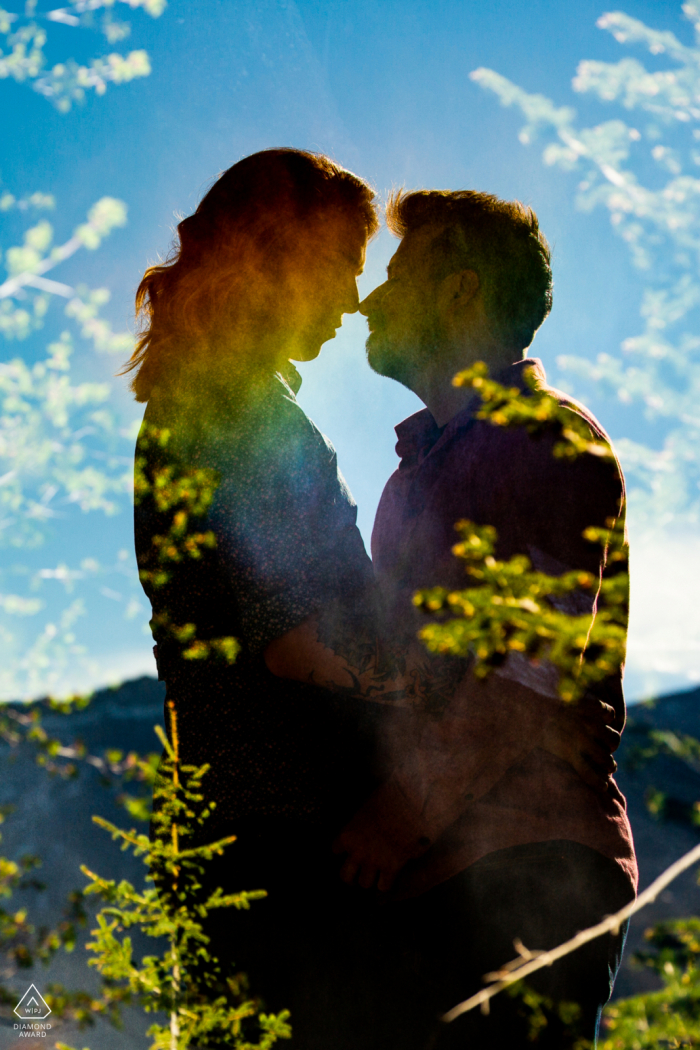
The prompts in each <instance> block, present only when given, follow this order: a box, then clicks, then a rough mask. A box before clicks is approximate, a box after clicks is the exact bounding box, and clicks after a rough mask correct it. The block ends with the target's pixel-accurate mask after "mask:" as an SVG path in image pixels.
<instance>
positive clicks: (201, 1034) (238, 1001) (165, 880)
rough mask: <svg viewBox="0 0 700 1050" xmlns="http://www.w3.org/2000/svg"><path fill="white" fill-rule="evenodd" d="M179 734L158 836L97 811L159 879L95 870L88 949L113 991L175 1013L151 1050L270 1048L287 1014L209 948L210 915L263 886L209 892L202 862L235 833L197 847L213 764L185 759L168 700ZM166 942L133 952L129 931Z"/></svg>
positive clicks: (163, 791) (158, 1030) (157, 1029)
mask: <svg viewBox="0 0 700 1050" xmlns="http://www.w3.org/2000/svg"><path fill="white" fill-rule="evenodd" d="M170 726H171V740H172V743H170V742H169V741H168V739H167V738H166V737H165V735H164V734H163V733H162V731H161V732H160V733H159V735H160V737H161V742H162V743H163V746H164V748H165V751H166V757H165V759H164V761H163V762H162V764H161V767H160V770H159V774H158V777H157V779H156V782H155V788H154V813H153V818H152V819H153V828H154V834H153V837H152V838H149V837H148V835H145V834H142V833H137V832H136V831H134V830H131V831H124V830H122V829H120V828H117V827H115V826H114V825H113V824H110V823H109V822H108V821H105V820H102V819H101V818H100V817H94V818H93V819H94V820H95V822H96V823H97V824H99V825H100V826H101V827H103V828H105V829H106V830H107V831H109V832H110V834H111V835H112V837H113V838H114V839H116V840H117V841H119V842H121V844H122V848H123V849H130V850H132V851H133V853H134V854H135V855H136V856H140V857H142V858H143V860H144V863H145V864H146V865H148V867H149V868H150V870H151V871H152V872H156V873H157V874H156V884H155V885H153V886H151V887H147V888H145V889H143V890H137V889H135V888H134V887H133V886H132V885H131V884H130V883H128V882H126V881H122V882H120V883H116V882H115V881H114V880H109V879H103V878H101V877H100V876H99V875H96V874H94V873H93V872H91V871H89V870H88V869H87V868H83V871H84V873H85V874H86V875H87V876H88V877H89V878H90V882H89V884H88V886H87V888H86V890H85V894H86V895H93V894H96V895H98V896H99V897H101V898H102V899H103V900H104V901H105V906H104V907H103V908H102V909H101V911H100V912H99V913H98V915H97V923H98V925H97V928H96V929H94V930H93V931H92V935H93V940H92V941H91V942H90V943H89V944H88V946H87V947H88V949H89V950H90V951H92V952H93V954H94V958H93V959H91V960H90V964H91V965H92V966H94V967H95V968H96V969H97V970H98V972H99V973H100V974H101V976H102V978H103V984H104V987H105V990H106V993H107V995H108V996H111V997H114V996H115V995H116V996H117V997H118V998H119V1000H120V1001H121V1002H130V1003H138V1004H139V1005H141V1006H142V1008H143V1009H144V1010H146V1011H147V1012H149V1013H166V1014H168V1023H167V1024H161V1023H158V1022H156V1023H155V1024H153V1025H152V1026H151V1028H150V1029H149V1035H150V1037H151V1038H152V1040H153V1042H152V1044H151V1050H185V1048H187V1047H190V1046H193V1045H196V1046H198V1047H211V1046H221V1045H225V1046H231V1047H235V1048H236V1050H268V1048H269V1047H271V1046H272V1045H273V1044H274V1043H275V1042H276V1041H277V1040H278V1039H280V1038H287V1037H288V1036H289V1034H290V1029H289V1025H288V1023H287V1020H288V1013H287V1012H286V1011H283V1012H282V1013H281V1014H278V1015H268V1014H265V1013H262V1012H261V1011H260V1008H259V1003H258V1002H257V1001H256V1000H255V999H254V998H251V997H250V996H249V995H248V994H247V987H246V982H245V978H244V977H243V976H242V975H240V974H237V975H229V974H227V973H225V972H224V971H223V970H222V967H221V965H220V962H219V960H218V959H216V958H214V957H213V956H212V955H211V953H210V952H209V950H208V944H209V938H208V936H207V934H206V933H205V930H204V926H203V923H204V921H205V920H207V918H208V917H209V916H210V915H211V913H212V912H215V911H217V910H218V909H220V908H231V907H233V908H239V909H240V908H246V909H247V908H249V907H250V902H251V901H254V900H259V899H260V898H262V897H264V896H265V895H266V894H265V891H264V890H253V891H241V892H238V893H224V892H223V890H222V889H221V888H217V889H215V890H214V891H213V892H206V891H204V889H203V885H202V881H201V878H202V875H203V871H204V865H205V863H206V862H207V861H210V860H211V859H212V858H213V857H214V856H219V855H221V854H222V853H223V851H224V849H226V848H227V847H228V846H230V845H231V843H233V842H234V841H235V836H228V837H226V838H223V839H219V840H218V841H215V842H212V843H209V844H207V845H201V846H198V845H194V846H193V845H189V844H188V839H190V838H191V837H192V836H193V834H194V833H195V831H196V829H197V828H198V827H200V826H201V825H202V824H204V822H205V821H206V820H207V818H208V817H209V815H210V813H211V809H212V806H207V805H205V804H203V802H204V797H203V794H202V779H203V777H204V776H205V775H206V772H207V769H208V767H207V766H206V765H205V766H201V767H195V766H189V765H182V764H181V763H180V761H179V757H178V747H179V745H178V734H177V719H176V714H175V707H174V704H172V702H171V704H170ZM134 929H138V930H139V931H140V932H141V933H142V934H144V935H145V936H147V937H153V938H156V939H158V940H165V942H166V946H165V949H164V951H163V953H162V954H161V955H147V956H144V957H143V958H142V959H141V961H140V963H138V962H137V961H136V960H135V958H134V950H133V943H132V937H131V935H130V931H131V930H134Z"/></svg>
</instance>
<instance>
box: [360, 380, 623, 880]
mask: <svg viewBox="0 0 700 1050" xmlns="http://www.w3.org/2000/svg"><path fill="white" fill-rule="evenodd" d="M525 367H531V368H534V369H535V373H536V376H537V380H538V385H539V386H540V387H541V388H545V389H547V390H548V392H549V393H551V394H553V395H554V396H556V397H557V398H558V399H559V401H560V403H561V404H563V405H565V406H567V407H568V408H570V409H571V410H572V411H574V412H576V413H578V414H579V415H581V416H583V417H584V419H585V420H586V421H587V423H588V425H589V426H590V427H591V430H592V431H593V433H594V434H595V435H596V436H597V437H599V438H600V439H603V440H606V441H608V440H609V439H608V438H607V435H606V434H605V432H604V431H603V429H602V428H601V427H600V424H599V423H597V421H596V420H595V419H594V418H593V417H592V416H591V415H590V413H588V412H587V411H586V410H585V409H584V408H583V407H582V406H581V405H579V404H578V403H577V402H574V401H573V400H572V399H570V398H567V397H565V395H563V394H560V393H559V392H558V391H554V390H552V389H551V388H546V386H545V383H546V380H545V375H544V369H543V368H542V365H541V363H540V362H539V361H538V360H536V359H529V360H525V361H522V362H519V363H518V364H516V365H513V366H512V367H511V369H509V370H508V371H507V373H504V374H503V375H502V376H499V377H498V378H499V379H500V381H501V382H503V383H505V384H507V385H516V386H518V387H520V388H521V389H524V387H525V384H524V379H523V370H524V368H525ZM477 405H478V398H476V399H475V400H474V401H472V402H471V403H470V404H469V405H468V406H467V407H466V408H465V409H464V410H463V411H462V412H460V413H458V414H457V415H456V416H455V417H454V418H453V419H452V420H450V421H449V423H448V424H447V425H446V426H445V427H438V426H437V424H436V423H435V420H434V419H433V417H432V415H431V414H430V412H428V411H427V410H424V411H421V412H418V413H416V414H415V415H413V416H411V417H410V418H409V419H407V420H405V421H404V422H403V423H401V424H399V426H397V428H396V432H397V435H398V438H399V440H398V444H397V446H396V450H397V453H398V455H399V456H400V458H401V463H400V465H399V468H398V469H397V470H396V471H395V473H394V474H393V475H392V477H391V478H390V479H389V481H388V483H387V485H386V487H385V489H384V492H383V494H382V498H381V501H380V505H379V509H378V511H377V517H376V520H375V525H374V531H373V534H372V558H373V564H374V571H375V577H376V579H377V581H378V583H379V587H380V590H381V592H382V594H383V597H384V601H385V605H386V608H387V613H388V616H389V618H390V619H391V621H392V622H393V623H394V624H395V625H396V627H395V630H396V635H397V638H398V639H401V638H402V637H403V638H405V640H406V641H408V640H409V639H412V638H414V637H415V634H416V632H417V631H418V629H419V627H420V626H423V625H424V624H425V618H424V616H423V615H422V614H421V613H420V612H419V611H418V610H417V609H415V607H414V606H413V605H412V603H411V597H412V595H413V594H414V593H415V591H417V590H418V589H420V588H423V587H428V586H436V585H441V586H445V587H448V588H451V589H461V588H462V587H464V586H465V576H464V569H463V565H462V563H461V562H460V561H459V559H457V558H456V557H455V556H454V555H453V554H452V547H453V546H454V544H455V541H456V539H457V536H456V533H455V529H454V526H455V523H456V522H457V521H459V520H460V519H468V520H470V521H473V522H475V523H476V524H478V525H493V526H495V528H496V530H497V533H498V540H497V548H496V553H497V556H498V557H499V558H502V559H507V558H510V557H512V556H513V555H514V554H525V555H527V556H528V557H529V558H530V560H531V561H532V563H533V564H534V566H535V568H537V569H540V570H542V571H545V572H548V573H551V574H559V573H561V572H563V571H565V570H566V569H572V568H575V569H585V570H588V571H591V572H593V573H595V574H601V573H603V572H605V571H606V570H607V566H606V564H605V556H604V554H601V551H600V548H598V547H595V546H594V545H592V544H590V543H588V542H586V541H585V540H584V539H583V536H582V533H583V531H584V529H585V528H587V527H588V526H591V525H597V526H604V525H605V523H606V519H609V518H619V517H620V516H621V515H623V514H624V497H625V492H624V481H623V478H622V473H621V471H620V468H619V464H617V463H616V462H614V463H613V464H611V463H610V461H609V460H605V459H601V458H600V457H595V456H592V455H588V454H586V455H583V456H580V457H579V458H578V459H576V460H575V461H574V462H569V461H565V460H562V459H556V458H555V457H554V456H553V454H552V449H553V443H554V437H553V435H551V434H544V435H541V436H539V437H532V436H530V435H529V434H528V433H527V431H526V430H525V428H523V427H513V428H505V427H498V426H494V425H492V424H490V423H489V422H488V421H485V420H479V419H477V418H476V416H475V410H476V407H477ZM591 612H592V613H594V612H595V610H594V609H592V610H591ZM501 674H502V675H503V676H504V677H501V678H500V679H496V678H494V677H493V676H492V679H491V682H490V683H489V687H488V688H486V689H484V690H479V689H473V690H472V691H471V692H470V691H469V690H467V693H466V696H465V697H463V698H462V700H461V701H460V703H461V706H459V705H457V707H455V709H454V710H452V711H450V712H448V713H447V714H446V716H445V719H444V722H443V724H441V721H440V719H439V718H435V719H433V720H432V722H430V723H429V724H428V726H427V728H426V730H425V731H424V734H423V740H422V743H421V745H420V748H419V749H418V752H417V755H418V758H417V759H416V762H417V763H418V764H420V763H421V762H422V764H423V766H426V760H425V756H426V755H427V754H429V753H431V754H432V757H431V758H430V760H429V761H428V762H427V766H431V764H432V768H433V769H436V768H437V769H440V770H441V774H440V777H441V778H442V782H443V787H444V785H445V784H446V785H447V788H445V793H446V797H447V795H448V794H449V793H450V791H451V792H452V793H453V794H454V790H456V787H455V785H458V787H459V790H460V791H462V793H463V794H462V796H461V797H463V798H465V799H466V800H467V801H466V802H465V804H464V805H463V806H462V812H461V814H460V815H459V816H457V819H455V820H454V821H453V822H452V824H451V825H450V826H449V827H448V828H447V829H446V830H444V831H443V832H442V833H441V835H440V837H439V839H438V841H437V842H435V844H434V845H433V846H432V847H431V848H430V849H429V850H428V852H427V853H426V854H425V855H424V856H423V857H422V858H421V859H420V860H417V861H412V862H411V863H410V864H409V865H408V867H407V868H406V869H405V870H404V872H403V874H402V876H401V879H400V884H399V892H401V893H405V894H407V895H410V894H413V893H417V892H421V891H422V890H424V889H427V888H429V886H431V885H434V884H436V883H437V882H440V881H442V880H444V879H446V878H449V877H450V876H451V875H452V874H455V873H456V872H458V871H460V870H463V869H464V868H465V867H468V866H469V865H470V864H472V863H474V862H475V861H476V860H478V859H479V858H480V857H483V856H485V855H486V854H489V853H491V852H494V851H496V850H500V849H504V848H506V847H509V846H515V845H521V844H525V843H534V842H542V841H547V840H554V839H568V840H570V841H574V842H579V843H581V844H583V845H587V846H590V847H592V848H593V849H596V850H598V851H599V852H600V853H602V854H604V855H605V856H607V857H610V858H612V859H614V860H616V861H617V862H618V863H619V864H620V866H621V867H622V869H623V871H624V872H625V873H626V875H627V876H628V877H629V879H630V882H632V883H633V884H634V885H636V878H637V870H636V862H635V857H634V848H633V845H632V835H631V830H630V826H629V822H628V819H627V815H626V806H625V800H624V797H623V796H622V794H621V793H620V791H619V789H618V788H617V785H616V784H615V783H614V782H613V783H612V784H611V786H610V788H609V790H608V791H607V792H606V793H604V794H599V793H597V792H596V791H594V790H593V789H592V788H589V787H588V786H587V785H586V784H585V783H584V782H583V781H582V780H581V779H580V778H579V777H578V775H577V774H576V773H575V771H574V769H573V767H571V766H569V765H568V764H567V763H565V762H564V761H562V760H561V759H559V758H557V757H555V756H554V755H552V754H550V753H549V752H547V751H545V750H543V749H541V748H539V747H535V748H532V745H531V744H530V743H529V741H530V740H532V738H533V736H534V734H535V732H536V729H537V723H538V719H539V718H540V717H541V715H540V709H542V710H545V709H546V704H547V703H549V704H551V703H552V702H556V701H554V700H553V696H554V695H555V691H554V689H553V688H552V682H551V680H547V675H546V672H545V674H544V675H539V677H538V674H537V673H536V672H533V669H532V668H531V665H529V664H528V662H527V661H526V660H524V659H521V661H520V662H519V661H517V660H509V661H508V662H507V665H506V667H505V668H503V669H502V671H501ZM499 681H500V687H498V682H499ZM596 691H597V693H598V695H599V696H600V697H601V698H602V699H605V701H606V702H608V703H610V704H611V705H612V706H613V707H614V708H615V711H616V719H617V726H616V728H618V729H620V730H621V729H622V727H623V725H624V718H625V713H624V699H623V693H622V667H620V669H619V672H618V673H617V674H615V675H613V676H611V678H609V679H607V680H606V681H605V682H604V683H601V685H600V686H599V687H598V688H597V690H596ZM542 705H544V707H543V706H542ZM431 749H432V751H431ZM421 752H422V757H421ZM504 764H505V768H503V765H504ZM494 768H498V769H499V770H501V771H502V772H501V775H499V778H498V779H497V781H496V782H495V783H494V784H493V786H491V787H490V788H489V789H488V790H487V791H486V793H485V794H481V795H479V793H478V790H476V785H478V782H479V780H480V778H483V777H484V776H486V777H487V779H488V772H489V769H491V770H492V769H494ZM406 776H407V782H408V781H411V783H412V786H409V788H407V791H410V790H413V789H414V788H415V783H416V782H417V779H420V776H419V774H417V773H415V770H414V771H409V773H408V774H406ZM426 777H427V779H426V785H427V786H426V800H425V803H424V807H423V811H424V814H425V813H426V812H427V811H428V810H429V809H430V806H431V805H433V803H432V802H431V801H430V799H429V797H428V796H429V785H428V784H427V780H428V779H429V776H428V775H427V774H426ZM470 777H471V778H472V780H473V783H474V785H475V788H474V790H473V791H469V790H467V791H466V792H465V790H464V789H465V787H466V788H468V787H469V780H470ZM439 779H440V778H438V780H439ZM450 783H452V785H453V786H452V787H450V786H449V785H450ZM416 790H417V789H416ZM439 790H440V785H439V784H437V786H436V787H435V788H433V795H435V793H436V791H438V792H439ZM418 794H420V791H418ZM470 797H472V798H474V801H468V800H469V799H470ZM451 804H452V803H451ZM434 808H435V811H436V812H437V811H438V810H439V808H440V807H439V804H438V803H437V802H435V803H434ZM428 831H429V829H428Z"/></svg>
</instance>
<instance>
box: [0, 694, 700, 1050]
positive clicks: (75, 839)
mask: <svg viewBox="0 0 700 1050" xmlns="http://www.w3.org/2000/svg"><path fill="white" fill-rule="evenodd" d="M162 702H163V690H162V686H161V684H159V683H158V682H156V681H155V680H154V679H152V678H141V679H138V680H137V681H133V682H127V683H126V684H124V685H123V686H121V687H120V688H119V689H115V690H105V691H103V692H101V693H99V694H97V695H96V697H95V698H94V700H93V702H92V703H91V704H90V706H89V707H87V708H86V709H85V710H83V711H77V712H75V713H73V714H71V715H70V716H64V715H60V714H56V713H51V712H48V713H46V714H45V717H44V725H45V726H46V728H47V730H48V731H49V733H50V734H52V735H56V736H58V737H60V738H61V739H63V740H65V741H68V740H71V739H74V738H81V739H82V740H83V741H84V743H85V744H86V745H87V748H88V752H89V753H90V754H92V755H97V756H100V755H102V754H103V752H104V750H105V749H106V748H119V749H121V750H123V751H129V750H135V751H139V752H141V753H145V752H149V751H156V750H159V745H158V741H157V739H156V737H155V735H154V732H153V726H154V725H155V724H156V723H159V722H161V721H162ZM650 729H669V730H672V731H674V732H676V733H684V734H689V735H693V736H697V737H698V738H700V689H697V690H694V691H692V692H687V693H683V694H679V695H677V696H668V697H664V698H662V699H661V700H658V701H656V702H655V703H654V704H647V705H639V706H637V707H635V708H633V709H632V712H631V717H630V724H629V727H628V730H627V731H626V733H625V742H624V745H623V748H622V752H621V754H620V755H619V756H618V758H619V760H620V767H621V768H620V773H619V777H618V780H619V783H620V785H621V787H622V790H623V791H624V793H625V794H626V796H627V799H628V804H629V812H630V816H631V821H632V826H633V829H634V834H635V840H636V843H637V849H638V853H639V862H640V869H641V885H642V886H646V885H648V884H649V882H651V880H652V879H654V878H655V877H656V876H657V875H658V874H660V872H661V871H663V870H664V868H666V867H667V866H668V865H669V864H670V863H671V862H672V861H673V860H675V859H676V858H677V857H679V856H680V855H681V854H683V853H684V852H686V851H687V850H688V849H690V848H691V847H692V846H693V845H695V843H696V842H697V841H698V836H699V835H700V829H699V828H697V827H696V826H695V824H694V823H693V821H692V814H693V803H694V802H695V801H696V800H700V770H699V771H696V770H693V769H691V768H689V767H688V766H685V765H683V764H681V763H680V762H678V761H677V760H674V759H671V758H667V757H657V758H655V759H653V760H652V761H651V762H647V763H645V764H640V763H639V762H638V761H637V758H636V756H638V753H639V751H640V749H643V748H644V747H645V746H646V745H647V744H648V734H649V730H650ZM81 766H82V768H81V772H80V774H79V776H78V777H76V778H75V779H70V780H65V779H62V778H60V777H56V776H54V777H52V776H49V775H48V774H47V773H46V772H45V771H43V770H41V769H39V768H38V767H37V765H36V763H35V762H34V759H33V755H32V753H31V752H29V751H28V750H25V749H24V747H21V748H18V749H17V750H15V751H11V750H10V749H9V748H8V747H7V745H4V744H2V745H0V769H2V777H1V778H0V806H3V807H4V806H11V807H14V809H13V812H12V813H11V815H10V816H9V817H8V819H7V821H6V823H5V824H4V826H3V829H2V830H3V842H2V846H0V852H1V853H2V854H3V855H5V856H9V857H17V856H20V855H21V854H26V853H31V854H38V855H40V856H41V857H42V858H43V868H42V871H41V872H40V876H41V877H43V878H44V879H45V881H46V883H47V889H46V890H45V891H38V890H31V891H27V892H26V893H25V894H23V895H22V898H21V899H20V901H19V902H18V903H21V904H22V905H24V904H26V905H27V906H28V908H29V909H30V914H31V915H32V917H33V921H34V922H35V923H36V924H37V925H40V924H41V923H47V924H49V923H52V922H55V921H56V918H57V917H59V916H60V913H61V907H62V902H63V901H64V899H65V897H66V895H67V893H68V892H69V891H70V890H71V889H73V888H75V887H79V886H81V885H82V884H83V881H84V880H83V876H82V875H81V873H80V870H79V869H80V865H81V864H86V865H87V866H88V867H90V868H91V869H92V870H93V871H97V872H99V873H100V874H104V875H107V876H109V877H112V878H128V879H130V880H132V881H134V880H138V879H140V878H141V877H142V875H143V865H142V864H141V863H140V862H139V861H135V860H133V858H131V857H130V856H129V855H126V854H124V853H122V852H120V850H119V849H118V847H117V846H116V845H115V844H114V843H112V842H111V840H110V838H109V836H108V835H107V834H106V833H105V832H104V831H102V830H100V829H99V828H97V827H96V826H95V825H94V824H93V823H92V821H91V817H92V814H94V813H98V814H100V815H102V816H104V817H106V818H107V819H110V820H114V821H115V822H116V823H119V824H122V825H123V824H126V823H129V818H128V817H127V815H126V814H125V812H124V810H123V809H121V808H120V807H119V806H118V805H117V804H116V801H115V792H114V789H113V788H110V787H106V786H105V785H104V783H103V782H102V780H103V778H102V776H101V774H100V771H99V770H98V769H96V768H94V767H92V766H90V765H89V764H85V763H83V764H81ZM652 792H657V793H658V792H662V793H663V794H664V795H665V802H664V806H663V807H662V808H663V809H664V816H663V819H659V818H658V817H656V818H655V817H653V816H652V815H651V814H650V812H649V810H648V807H647V805H646V802H645V796H647V795H649V794H650V793H652ZM657 797H658V796H657ZM234 848H235V847H234ZM691 913H696V914H697V913H700V890H699V889H698V887H697V884H696V875H695V873H694V872H690V873H687V874H686V875H685V876H684V877H681V878H680V879H679V880H678V881H677V882H676V883H674V884H673V885H672V886H671V887H669V889H668V890H667V891H666V892H665V893H664V894H663V897H662V899H660V900H659V901H658V902H657V903H656V904H655V905H654V906H653V907H651V908H649V909H647V911H646V912H644V913H642V914H640V915H638V916H637V917H636V918H635V920H634V922H633V924H632V928H631V930H630V937H629V941H628V950H627V957H626V961H625V964H624V967H623V971H622V972H621V974H620V978H619V980H618V986H617V989H616V994H617V995H628V994H632V993H633V992H634V991H638V990H641V989H643V988H647V987H650V986H651V977H650V975H648V974H647V973H645V972H643V971H640V970H636V969H634V968H633V967H632V966H631V965H630V959H631V954H632V952H633V950H634V948H635V947H636V946H638V945H639V943H640V942H641V940H642V937H643V932H644V929H645V928H646V927H647V926H649V925H650V924H651V923H652V922H655V921H658V920H661V919H665V918H672V917H680V916H685V915H689V914H691ZM32 981H33V982H35V983H36V985H37V987H38V988H39V990H41V989H42V988H44V989H45V988H46V985H47V984H48V983H49V982H50V981H60V982H61V983H63V984H64V985H66V986H67V987H73V988H77V987H81V988H87V989H89V988H95V987H96V982H95V977H94V974H92V973H91V972H90V971H89V970H88V969H87V967H86V966H85V953H84V952H83V950H82V949H81V948H78V949H76V951H75V952H74V953H73V954H72V955H62V956H60V957H58V958H57V959H56V960H55V961H54V962H53V964H52V965H51V966H50V967H49V968H48V969H45V968H43V967H41V966H38V967H36V968H35V969H34V970H32V971H27V974H26V976H25V975H24V974H21V975H19V976H18V977H16V978H15V979H14V981H13V984H16V985H17V987H18V989H20V992H21V993H23V992H24V990H25V986H28V985H29V984H30V983H31V982H32ZM12 1024H13V1020H11V1019H10V1010H9V1009H7V1010H5V1011H4V1018H3V1017H0V1050H15V1048H17V1047H20V1046H23V1045H24V1040H22V1041H19V1040H18V1039H17V1034H16V1032H15V1030H14V1029H13V1027H12ZM146 1027H147V1025H146V1024H144V1023H143V1021H142V1020H141V1018H140V1017H139V1016H138V1015H134V1016H133V1017H127V1019H126V1026H125V1028H124V1030H122V1031H120V1032H117V1031H114V1030H113V1029H111V1028H110V1027H109V1026H107V1025H99V1026H98V1027H97V1028H96V1029H94V1030H92V1031H88V1032H82V1033H77V1032H75V1031H74V1030H71V1029H70V1028H69V1027H68V1028H66V1027H64V1028H62V1029H61V1030H60V1032H57V1033H56V1034H57V1035H58V1037H59V1038H61V1039H62V1040H64V1041H65V1042H68V1043H69V1044H71V1045H74V1046H80V1047H84V1046H89V1047H91V1050H143V1048H145V1047H146V1046H147V1041H146V1039H145V1036H144V1030H145V1028H146ZM49 1034H54V1033H49ZM46 1045H48V1046H52V1045H53V1040H51V1042H47V1044H46Z"/></svg>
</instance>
